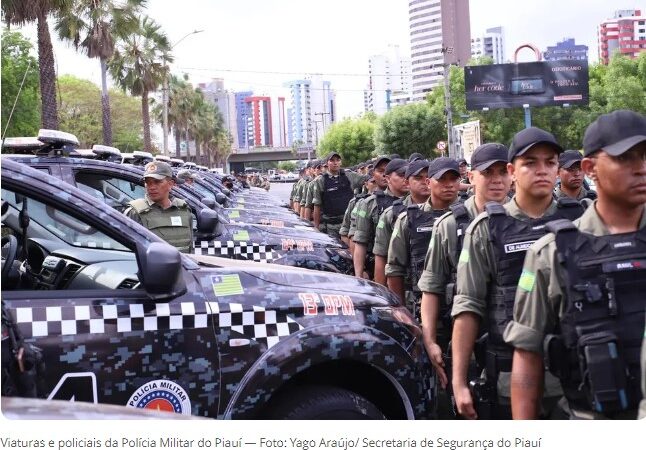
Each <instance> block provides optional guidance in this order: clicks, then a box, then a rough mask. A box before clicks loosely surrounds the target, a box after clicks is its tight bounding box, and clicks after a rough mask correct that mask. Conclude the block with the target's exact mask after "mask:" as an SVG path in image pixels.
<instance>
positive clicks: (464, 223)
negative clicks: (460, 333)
mask: <svg viewBox="0 0 646 450" xmlns="http://www.w3.org/2000/svg"><path fill="white" fill-rule="evenodd" d="M449 208H450V209H451V213H452V214H453V218H454V219H455V224H456V226H457V227H456V237H457V240H456V244H457V245H456V248H455V255H454V261H458V259H459V258H460V252H462V247H463V245H464V235H465V233H466V231H467V228H469V225H470V224H471V221H472V220H473V219H472V218H471V216H469V211H468V210H467V208H466V207H465V206H464V203H461V202H460V203H454V204H452V205H451V206H449ZM457 280H458V273H457V265H456V266H455V267H453V270H452V271H451V281H450V282H449V284H447V285H446V291H445V293H444V295H445V298H444V300H445V302H444V303H446V305H445V306H444V307H445V308H446V314H443V315H442V316H441V317H440V318H441V319H442V320H443V322H444V324H445V326H448V327H450V326H451V324H452V321H451V315H450V313H451V307H452V305H453V297H455V296H456V294H457V289H456V282H457Z"/></svg>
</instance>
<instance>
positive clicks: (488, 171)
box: [417, 143, 511, 388]
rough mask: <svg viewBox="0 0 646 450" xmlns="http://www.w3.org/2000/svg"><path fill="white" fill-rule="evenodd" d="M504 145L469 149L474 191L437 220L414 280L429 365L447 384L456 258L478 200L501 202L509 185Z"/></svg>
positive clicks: (480, 203)
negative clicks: (450, 314)
mask: <svg viewBox="0 0 646 450" xmlns="http://www.w3.org/2000/svg"><path fill="white" fill-rule="evenodd" d="M507 152H508V149H507V147H505V146H504V145H502V144H496V143H488V144H483V145H481V146H479V147H478V148H476V149H475V151H474V152H473V155H472V156H471V171H470V172H469V174H468V176H469V182H470V184H471V185H473V186H474V187H475V195H473V196H472V197H470V198H469V199H468V200H467V201H466V202H464V204H461V203H456V204H454V205H451V207H450V211H449V212H447V213H446V214H444V215H443V216H442V217H440V218H439V219H437V221H436V222H435V225H434V227H433V236H432V238H431V244H430V245H429V246H428V252H427V254H426V260H425V267H424V271H423V272H422V275H421V277H420V280H419V283H418V284H417V286H418V288H419V290H420V291H422V293H423V294H422V302H421V310H422V314H421V315H422V333H423V339H424V347H425V348H426V352H427V353H428V355H429V358H430V360H431V363H432V364H433V366H434V367H435V370H436V373H437V374H438V378H439V381H440V384H441V385H442V387H443V388H445V387H446V386H447V383H448V377H447V374H446V367H445V362H444V360H443V357H442V354H443V353H446V352H447V344H448V341H449V339H450V338H451V333H450V328H451V323H450V320H446V319H447V315H448V313H449V311H450V307H451V305H452V303H453V296H454V295H455V278H456V271H457V265H458V257H459V255H460V251H461V250H462V242H463V239H464V233H465V232H466V229H467V227H468V226H469V224H470V223H471V221H473V219H475V217H476V216H477V215H478V214H480V213H481V212H482V211H484V205H485V203H487V202H490V201H493V202H498V203H504V202H505V201H506V199H507V197H506V194H507V192H508V191H509V186H510V185H511V175H509V173H508V172H507Z"/></svg>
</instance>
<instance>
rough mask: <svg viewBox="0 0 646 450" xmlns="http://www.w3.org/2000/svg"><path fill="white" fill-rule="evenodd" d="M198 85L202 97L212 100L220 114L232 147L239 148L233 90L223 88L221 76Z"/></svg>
mask: <svg viewBox="0 0 646 450" xmlns="http://www.w3.org/2000/svg"><path fill="white" fill-rule="evenodd" d="M199 87H200V89H201V90H202V93H203V94H204V98H206V99H207V100H209V101H210V102H212V103H213V104H214V105H215V106H216V107H217V108H218V111H220V114H222V119H223V120H224V128H225V129H226V130H227V132H228V133H229V136H231V138H232V139H233V142H232V144H231V145H232V147H233V148H239V147H240V145H239V142H238V125H237V120H236V117H237V108H236V98H235V92H229V91H227V90H225V89H224V80H223V79H222V78H213V79H212V80H211V81H210V82H208V83H200V84H199Z"/></svg>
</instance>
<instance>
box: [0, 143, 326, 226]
mask: <svg viewBox="0 0 646 450" xmlns="http://www.w3.org/2000/svg"><path fill="white" fill-rule="evenodd" d="M41 145H42V144H41ZM12 146H13V143H12V141H11V140H10V141H9V142H8V143H5V148H12ZM17 147H19V146H17ZM14 148H16V147H14ZM38 149H39V147H36V148H34V149H33V150H36V151H37V150H38ZM23 150H25V149H24V148H23ZM121 155H122V153H121V152H120V151H119V149H118V148H115V147H108V146H104V145H94V146H93V147H92V150H81V149H74V150H73V151H72V152H71V153H70V156H73V157H81V158H85V159H98V160H102V161H108V162H120V161H121V158H122V156H121ZM167 159H168V160H170V158H168V157H163V156H161V155H158V156H156V157H155V160H159V161H166V160H167ZM145 160H147V159H142V161H145ZM127 167H135V168H137V169H139V170H141V174H142V175H143V169H144V166H143V165H138V164H135V165H127ZM176 172H177V171H176ZM203 174H204V172H201V173H200V177H201V176H202V175H203ZM209 182H213V183H215V182H217V180H213V179H210V180H205V179H196V180H195V181H194V182H193V184H191V185H188V184H180V185H179V187H178V189H179V190H180V191H181V192H182V194H181V195H180V197H182V198H184V197H185V196H187V195H190V196H192V197H194V198H195V199H196V200H197V201H199V202H201V203H203V204H205V205H207V206H209V207H210V208H211V209H215V210H220V211H221V214H224V215H225V217H227V218H228V219H229V220H230V221H231V222H241V223H257V224H261V225H271V226H277V227H293V228H301V229H308V230H310V231H314V230H313V228H312V226H311V225H310V224H309V222H307V221H305V220H302V219H300V218H298V217H297V216H296V215H295V214H294V213H293V212H289V211H287V210H284V209H282V208H280V207H279V204H273V205H272V201H269V200H263V201H264V206H263V207H262V208H264V210H262V211H261V210H260V209H262V208H261V207H260V206H258V205H256V207H257V208H260V209H251V207H252V205H253V203H252V202H251V201H250V202H248V203H247V201H246V199H245V198H244V197H241V196H234V197H231V192H230V191H229V190H228V189H226V188H223V189H221V188H219V187H218V185H215V184H209ZM230 202H235V205H236V206H234V207H233V208H221V207H220V206H219V205H224V204H227V203H230ZM245 205H247V206H248V207H249V208H247V206H245ZM272 206H273V208H272ZM267 207H269V208H272V209H271V210H267Z"/></svg>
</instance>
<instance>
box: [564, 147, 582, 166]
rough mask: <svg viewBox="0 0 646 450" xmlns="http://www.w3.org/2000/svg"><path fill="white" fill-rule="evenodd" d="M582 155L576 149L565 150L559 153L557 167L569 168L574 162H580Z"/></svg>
mask: <svg viewBox="0 0 646 450" xmlns="http://www.w3.org/2000/svg"><path fill="white" fill-rule="evenodd" d="M582 159H583V156H582V155H581V152H579V151H578V150H566V151H564V152H563V153H561V154H560V155H559V169H569V168H570V167H572V165H573V164H574V163H578V162H581V160H582Z"/></svg>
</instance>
